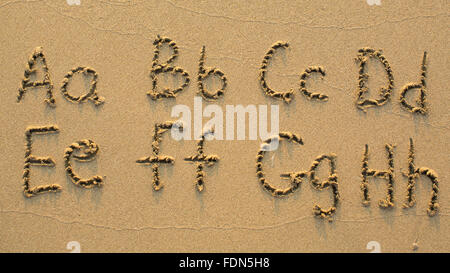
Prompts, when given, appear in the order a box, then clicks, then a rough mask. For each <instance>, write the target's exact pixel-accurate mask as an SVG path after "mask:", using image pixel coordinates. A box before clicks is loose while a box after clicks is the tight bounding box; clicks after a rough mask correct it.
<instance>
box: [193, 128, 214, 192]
mask: <svg viewBox="0 0 450 273" xmlns="http://www.w3.org/2000/svg"><path fill="white" fill-rule="evenodd" d="M213 134H214V129H209V130H206V131H205V132H203V133H202V135H201V138H200V140H198V141H197V154H195V155H193V156H190V157H186V158H185V159H184V160H185V161H190V162H192V163H195V165H196V173H195V175H196V177H195V183H196V186H197V190H198V191H199V192H202V191H203V188H204V184H205V180H204V177H205V172H204V171H203V168H204V164H205V163H206V164H207V166H208V167H211V166H212V165H214V163H216V162H217V161H219V157H218V156H217V155H205V153H204V146H205V139H206V138H207V137H210V136H211V135H213Z"/></svg>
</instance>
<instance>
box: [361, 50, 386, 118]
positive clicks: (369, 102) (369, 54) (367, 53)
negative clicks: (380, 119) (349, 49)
mask: <svg viewBox="0 0 450 273" xmlns="http://www.w3.org/2000/svg"><path fill="white" fill-rule="evenodd" d="M369 59H376V60H378V61H380V62H381V63H382V64H383V66H384V69H385V71H386V74H387V78H388V82H387V86H386V87H382V88H381V90H380V98H379V99H366V98H364V94H365V93H367V92H368V91H369V89H368V87H367V80H368V79H369V74H367V72H366V70H367V63H368V61H369ZM356 61H357V62H358V63H359V77H358V92H357V96H358V98H357V100H356V107H357V108H358V109H361V110H362V111H364V112H366V110H367V108H369V107H373V106H381V105H383V104H385V103H386V102H387V101H388V99H389V97H390V96H391V93H392V89H393V88H394V76H393V75H392V69H391V66H390V65H389V62H388V61H387V60H386V58H385V57H384V55H383V54H382V51H381V50H374V49H372V48H368V47H365V48H361V49H359V50H358V55H357V57H356Z"/></svg>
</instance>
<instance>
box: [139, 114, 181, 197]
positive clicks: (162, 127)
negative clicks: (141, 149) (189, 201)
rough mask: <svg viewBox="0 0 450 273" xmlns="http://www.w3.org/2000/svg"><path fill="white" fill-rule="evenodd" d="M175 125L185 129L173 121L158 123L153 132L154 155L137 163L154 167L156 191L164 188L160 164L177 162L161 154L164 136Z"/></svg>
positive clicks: (140, 159)
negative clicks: (160, 146) (160, 174)
mask: <svg viewBox="0 0 450 273" xmlns="http://www.w3.org/2000/svg"><path fill="white" fill-rule="evenodd" d="M174 125H175V126H177V127H178V129H179V130H182V129H183V127H182V124H180V123H177V122H173V121H166V122H163V123H156V124H155V128H154V131H153V141H152V153H153V155H152V156H148V157H142V158H139V159H138V160H136V163H139V164H146V165H152V172H153V189H154V190H155V191H159V190H160V189H161V188H162V187H163V186H164V185H163V184H162V182H161V179H160V176H159V164H160V163H166V164H173V163H174V161H175V158H174V157H172V156H168V155H160V154H159V151H160V148H159V144H161V138H162V134H163V133H164V132H167V131H168V130H171V129H172V127H173V126H174Z"/></svg>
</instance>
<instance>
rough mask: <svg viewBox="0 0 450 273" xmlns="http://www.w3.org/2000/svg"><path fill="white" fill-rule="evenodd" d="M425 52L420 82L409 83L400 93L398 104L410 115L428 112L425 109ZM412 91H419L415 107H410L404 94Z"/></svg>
mask: <svg viewBox="0 0 450 273" xmlns="http://www.w3.org/2000/svg"><path fill="white" fill-rule="evenodd" d="M426 61H427V52H426V51H425V52H424V53H423V59H422V67H421V71H420V82H419V83H409V84H407V85H405V86H404V87H403V88H402V91H401V92H400V103H401V105H402V106H403V107H404V108H405V109H406V110H408V111H409V112H411V113H418V114H422V115H425V114H426V113H427V111H428V109H427V107H426V88H427V84H426V79H427V64H426ZM412 89H419V97H418V98H417V100H416V102H417V106H412V105H411V104H409V103H408V102H407V101H406V98H405V96H406V93H407V92H408V91H410V90H412Z"/></svg>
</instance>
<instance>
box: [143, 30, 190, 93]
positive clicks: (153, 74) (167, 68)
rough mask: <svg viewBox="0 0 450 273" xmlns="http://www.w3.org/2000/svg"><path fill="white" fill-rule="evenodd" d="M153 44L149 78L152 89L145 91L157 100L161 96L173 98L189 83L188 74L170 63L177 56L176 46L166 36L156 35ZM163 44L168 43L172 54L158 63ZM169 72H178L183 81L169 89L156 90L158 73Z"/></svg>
mask: <svg viewBox="0 0 450 273" xmlns="http://www.w3.org/2000/svg"><path fill="white" fill-rule="evenodd" d="M153 44H154V45H155V50H154V55H153V61H152V68H151V71H150V78H151V79H152V90H150V91H148V92H147V95H149V96H150V98H151V99H152V100H157V99H161V98H175V97H176V95H177V93H179V92H181V91H182V90H183V89H184V88H186V87H187V86H188V85H189V82H190V79H189V74H188V73H187V72H186V71H185V70H184V69H183V68H181V67H179V66H171V65H170V64H171V63H172V62H173V61H174V60H175V59H176V58H177V57H178V46H177V44H176V43H175V42H174V41H172V40H171V39H169V38H167V37H161V36H159V35H158V36H157V38H156V40H155V41H154V42H153ZM163 44H168V45H169V48H171V49H172V50H173V53H172V55H171V56H170V57H169V59H168V60H167V62H165V63H160V61H159V51H160V49H161V47H162V46H163ZM162 73H171V74H172V75H173V76H175V74H180V75H181V76H182V77H183V79H184V82H183V83H182V84H181V86H179V87H177V88H175V89H173V90H171V89H170V88H163V89H162V90H158V77H157V76H158V74H162Z"/></svg>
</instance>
